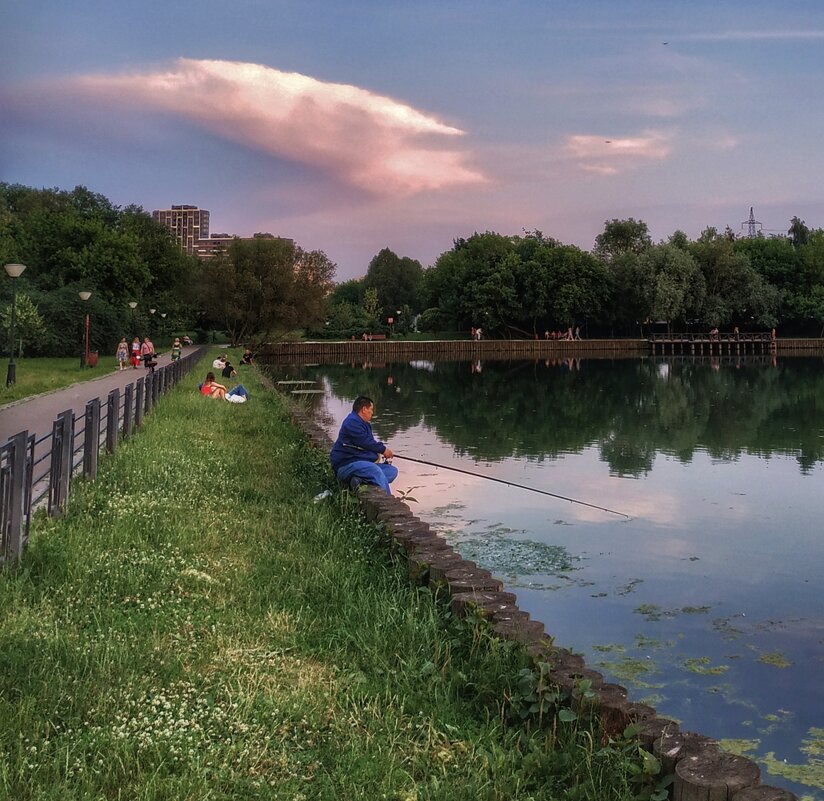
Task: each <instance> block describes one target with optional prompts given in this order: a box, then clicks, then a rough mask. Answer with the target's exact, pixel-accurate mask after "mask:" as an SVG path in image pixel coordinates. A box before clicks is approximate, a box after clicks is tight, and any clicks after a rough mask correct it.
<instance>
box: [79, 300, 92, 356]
mask: <svg viewBox="0 0 824 801" xmlns="http://www.w3.org/2000/svg"><path fill="white" fill-rule="evenodd" d="M77 294H78V295H79V296H80V300H82V301H83V303H86V301H88V299H89V298H90V297H91V296H92V293H91V292H86V291H83V292H78V293H77ZM83 332H84V342H83V351H82V352H81V354H80V367H81V368H82V367H85V366H86V365H87V364H88V363H89V313H88V312H86V317H85V320H84V323H83Z"/></svg>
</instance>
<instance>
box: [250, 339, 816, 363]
mask: <svg viewBox="0 0 824 801" xmlns="http://www.w3.org/2000/svg"><path fill="white" fill-rule="evenodd" d="M776 354H777V355H779V356H803V355H809V356H824V339H801V338H799V339H773V338H772V336H771V334H769V333H758V334H741V335H739V336H738V337H737V338H736V337H735V335H733V334H720V335H718V336H715V337H711V336H710V335H709V334H656V335H653V336H651V337H649V338H648V339H583V340H557V339H556V340H551V339H550V340H545V339H538V340H532V339H485V340H482V341H480V342H477V341H475V340H470V339H465V340H425V341H421V340H414V341H413V340H391V339H387V340H379V341H378V340H375V341H371V342H364V341H363V340H355V341H347V340H344V341H317V342H303V341H301V342H273V343H270V344H267V345H264V346H263V347H262V348H261V349H260V351H259V353H258V356H257V358H258V361H260V362H261V363H264V364H311V363H329V362H331V363H345V362H352V363H359V364H364V363H367V362H369V363H372V364H378V363H385V362H390V363H391V362H403V361H412V360H415V359H427V360H431V361H478V360H481V361H485V360H488V359H566V358H576V359H577V358H587V359H626V358H643V357H646V356H687V357H689V356H695V357H708V356H709V357H712V356H742V357H743V356H771V355H776Z"/></svg>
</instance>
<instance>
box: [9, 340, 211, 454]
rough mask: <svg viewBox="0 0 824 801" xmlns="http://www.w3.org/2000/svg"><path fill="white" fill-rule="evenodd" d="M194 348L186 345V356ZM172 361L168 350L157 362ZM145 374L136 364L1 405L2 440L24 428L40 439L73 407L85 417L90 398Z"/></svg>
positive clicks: (123, 385) (101, 396)
mask: <svg viewBox="0 0 824 801" xmlns="http://www.w3.org/2000/svg"><path fill="white" fill-rule="evenodd" d="M193 349H194V348H185V349H184V351H183V353H184V355H186V354H187V353H190V352H191V351H192V350H193ZM170 360H171V359H170V356H169V354H168V353H165V354H163V355H161V356H158V359H157V365H158V367H162V366H164V365H166V364H169V362H170ZM145 373H146V368H145V367H138V368H137V370H135V369H134V368H132V367H130V368H128V369H127V370H123V371H120V370H114V371H112V372H111V373H109V374H108V375H104V376H101V377H99V378H93V379H91V380H89V381H80V382H78V383H77V384H72V385H71V386H69V387H65V388H64V389H57V390H55V391H54V392H47V393H44V394H42V395H35V396H33V397H31V398H24V399H22V400H19V401H16V402H15V403H10V404H8V405H7V406H3V407H2V408H0V443H3V442H5V441H6V440H7V439H8V438H9V437H13V436H14V435H15V434H17V433H19V432H20V431H24V430H25V431H28V432H29V433H30V434H35V435H36V438H38V439H39V438H40V437H42V436H43V435H44V434H48V433H50V432H51V430H52V424H53V423H54V421H55V419H56V418H57V415H59V414H60V413H61V412H64V411H66V409H71V410H72V411H73V412H74V414H75V416H76V417H82V416H83V414H85V411H86V403H88V401H90V400H92V399H93V398H100V399H101V401H105V399H106V397H107V396H108V394H109V392H110V391H111V390H113V389H115V388H117V387H119V388H120V389H123V388H124V387H125V386H126V385H127V384H131V383H133V382H135V381H137V379H138V378H142V377H143V376H144V375H145ZM204 375H205V373H204Z"/></svg>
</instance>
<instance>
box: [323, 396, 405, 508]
mask: <svg viewBox="0 0 824 801" xmlns="http://www.w3.org/2000/svg"><path fill="white" fill-rule="evenodd" d="M374 411H375V404H374V402H373V401H372V399H371V398H367V397H366V396H365V395H360V396H358V397H357V398H356V399H355V402H354V404H353V405H352V411H351V412H350V414H349V415H348V416H347V417H346V419H345V420H344V421H343V424H342V425H341V427H340V433H339V434H338V438H337V440H336V442H335V444H334V445H333V446H332V451H331V453H330V454H329V458H330V460H331V462H332V469H333V470H334V471H335V475H337V477H338V480H339V481H341V482H343V483H348V484H349V486H350V487H351V488H352V489H356V488H357V487H358V486H359V485H360V484H364V483H365V484H375V485H376V486H378V487H380V488H381V489H382V490H383V491H384V492H386V493H387V494H389V495H391V494H392V490H391V489H389V485H390V483H392V482H393V481H394V480H395V479H396V478H397V477H398V468H397V467H395V466H394V465H391V464H390V463H389V462H388V461H386V460H387V459H391V458H392V457H393V456H394V455H395V454H394V453H392V451H391V450H390V449H389V448H387V447H386V445H385V444H384V443H383V442H380V441H379V440H376V439H375V437H374V435H373V434H372V425H371V421H372V415H373V413H374Z"/></svg>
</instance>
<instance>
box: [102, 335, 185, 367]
mask: <svg viewBox="0 0 824 801" xmlns="http://www.w3.org/2000/svg"><path fill="white" fill-rule="evenodd" d="M184 344H186V345H191V344H192V340H191V339H189V337H183V341H181V339H180V337H175V341H174V342H173V343H172V350H171V357H172V361H173V362H176V361H177V360H178V359H179V358H180V357H181V356H182V355H183V345H184ZM115 358H116V359H117V365H118V369H119V370H127V369H128V367H127V365H131V367H132V368H133V369H135V370H137V368H138V367H139V366H140V365H141V364H143V366H144V367H145V368H146V369H147V370H150V371H151V372H154V369H155V367H157V351H156V350H155V346H154V343H153V342H152V340H151V339H150V338H149V337H143V342H141V341H140V337H135V338H134V339H133V340H132V342H131V345H130V344H129V343H128V342H127V341H126V337H121V338H120V342H118V343H117V350H116V351H115Z"/></svg>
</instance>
